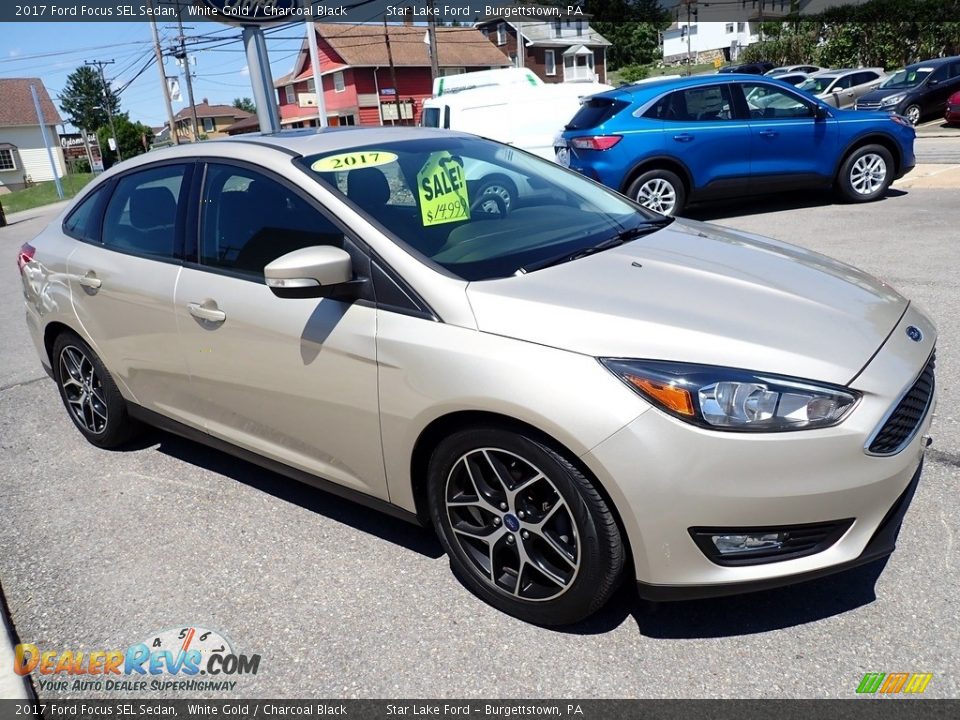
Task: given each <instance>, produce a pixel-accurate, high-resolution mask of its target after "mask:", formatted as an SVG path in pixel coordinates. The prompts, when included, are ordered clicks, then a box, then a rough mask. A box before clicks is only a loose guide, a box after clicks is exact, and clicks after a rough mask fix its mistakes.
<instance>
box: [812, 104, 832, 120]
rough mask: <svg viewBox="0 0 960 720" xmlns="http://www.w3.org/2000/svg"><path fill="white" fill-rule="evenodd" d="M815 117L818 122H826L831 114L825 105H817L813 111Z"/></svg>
mask: <svg viewBox="0 0 960 720" xmlns="http://www.w3.org/2000/svg"><path fill="white" fill-rule="evenodd" d="M813 117H814V118H816V119H817V120H826V119H827V118H828V117H830V113H828V112H827V109H826V108H825V107H823V105H817V106H816V107H815V108H814V109H813Z"/></svg>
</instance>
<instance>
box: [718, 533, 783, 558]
mask: <svg viewBox="0 0 960 720" xmlns="http://www.w3.org/2000/svg"><path fill="white" fill-rule="evenodd" d="M710 539H711V540H713V544H714V547H716V548H717V552H719V553H720V554H721V555H734V554H736V553H744V552H756V551H758V550H779V549H780V547H781V546H782V545H783V543H784V542H786V540H787V533H785V532H765V533H752V534H743V535H712V536H711V537H710Z"/></svg>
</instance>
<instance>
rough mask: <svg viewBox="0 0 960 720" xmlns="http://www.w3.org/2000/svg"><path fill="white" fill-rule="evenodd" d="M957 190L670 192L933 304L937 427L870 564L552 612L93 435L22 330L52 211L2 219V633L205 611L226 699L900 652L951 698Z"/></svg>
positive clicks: (241, 478) (855, 659) (584, 690)
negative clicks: (709, 594)
mask: <svg viewBox="0 0 960 720" xmlns="http://www.w3.org/2000/svg"><path fill="white" fill-rule="evenodd" d="M957 192H958V191H957V189H956V188H955V187H954V188H922V189H921V188H907V189H895V190H893V191H891V192H890V194H889V196H888V197H887V198H886V199H884V200H882V201H880V202H878V203H873V204H869V205H858V206H849V205H834V204H832V198H831V197H830V196H829V195H827V194H817V193H810V194H804V195H800V196H794V197H793V198H789V199H787V198H774V199H767V200H761V201H751V202H741V203H737V204H728V205H715V206H707V207H702V208H696V209H691V211H690V212H689V213H688V214H689V215H690V216H692V217H696V218H698V219H704V220H709V221H715V222H718V223H720V224H726V225H730V226H732V227H736V228H741V229H744V230H749V231H751V232H757V233H761V234H769V235H773V236H776V237H778V238H780V239H784V240H787V241H791V242H795V243H797V244H800V245H803V246H806V247H810V248H812V249H815V250H819V251H822V252H825V253H827V254H829V255H832V256H834V257H837V258H839V259H842V260H845V261H847V262H851V263H853V264H855V265H858V266H860V267H862V268H864V269H866V270H868V271H870V272H872V273H874V274H876V275H878V276H879V277H881V278H883V279H884V280H886V281H888V282H890V283H891V284H892V285H894V286H895V287H897V288H898V289H900V290H901V291H903V292H904V293H905V294H906V295H907V296H908V297H911V298H912V299H913V300H915V301H916V302H918V303H920V304H921V305H923V306H924V307H926V308H927V309H928V310H929V311H930V312H931V314H932V315H933V317H934V319H935V320H936V322H937V323H938V325H939V329H940V332H941V340H940V342H939V352H938V381H939V384H940V388H941V395H940V405H939V409H938V414H937V418H936V420H935V423H934V428H933V435H934V437H935V444H934V446H933V448H932V449H931V452H930V455H929V462H928V465H927V468H926V472H925V475H924V480H923V482H922V483H921V485H920V488H919V490H918V492H917V496H916V498H915V500H914V504H913V506H912V508H911V510H910V512H909V513H908V515H907V520H906V524H905V527H904V530H903V532H902V533H901V539H900V548H899V550H898V552H897V553H896V554H895V555H894V556H893V557H892V559H891V560H890V561H889V562H888V563H887V564H886V567H885V568H883V569H882V572H881V568H879V567H877V566H876V565H874V566H869V567H866V568H863V569H860V570H856V571H853V572H850V573H847V574H845V575H841V576H836V577H832V578H827V579H824V580H821V581H817V582H815V583H810V584H807V585H803V586H798V587H794V588H788V589H783V590H776V591H769V592H765V593H761V594H756V595H752V596H741V597H733V598H726V599H720V600H712V601H698V602H691V603H683V604H676V605H662V606H659V607H652V606H648V605H645V604H641V603H639V602H638V601H636V599H635V598H634V596H633V595H632V593H631V592H629V591H627V590H624V591H623V592H621V593H620V594H619V595H618V597H617V598H616V599H615V601H614V602H613V603H612V604H611V606H610V607H609V608H607V609H605V610H604V611H602V612H601V613H600V614H599V615H598V616H597V617H595V618H593V619H591V620H590V621H588V622H587V623H585V624H583V625H580V626H575V627H573V628H568V629H566V630H562V631H558V630H545V629H541V628H537V627H533V626H530V625H525V624H523V623H521V622H519V621H517V620H514V619H512V618H509V617H507V616H504V615H502V614H500V613H498V612H496V611H495V610H493V609H492V608H490V607H489V606H487V605H485V604H483V603H482V602H481V601H479V600H477V599H476V598H474V597H473V596H471V595H470V594H469V593H468V592H467V591H466V590H465V589H464V588H463V587H462V586H461V585H460V584H459V583H458V582H457V581H456V579H455V578H454V577H453V576H452V575H451V574H450V573H449V570H448V567H447V561H446V559H445V558H444V557H443V555H442V554H441V552H440V548H439V545H438V544H437V542H436V541H435V540H434V539H433V537H432V536H431V535H430V534H429V533H428V532H427V531H424V530H418V529H416V528H412V527H410V526H407V525H405V524H403V523H401V522H398V521H394V520H392V519H389V518H386V517H383V516H380V515H378V514H376V513H374V512H372V511H368V510H365V509H363V508H359V507H356V506H353V505H351V504H349V503H346V502H343V501H340V500H338V499H335V498H333V497H331V496H328V495H325V494H323V493H321V492H319V491H314V490H312V489H309V488H305V487H302V486H299V485H297V484H296V483H294V482H293V481H290V480H286V479H284V478H280V477H279V476H276V475H272V474H270V473H267V472H265V471H262V470H260V469H258V468H255V467H254V466H251V465H248V464H245V463H242V462H240V461H237V460H234V459H232V458H230V457H228V456H225V455H222V454H219V453H216V452H214V451H210V450H206V449H203V448H201V447H199V446H196V445H193V444H191V443H188V442H186V441H182V440H179V439H177V438H173V437H171V436H168V435H165V434H162V433H158V432H155V433H151V434H149V435H148V436H147V437H146V438H145V439H144V440H143V441H142V442H140V443H139V444H138V445H136V446H134V447H132V448H130V449H129V450H128V451H125V452H104V451H100V450H97V449H95V448H93V447H91V446H89V445H87V444H86V443H85V442H84V441H83V440H82V438H81V437H80V435H79V434H78V433H77V432H76V431H75V430H74V428H73V426H72V425H71V424H70V422H69V420H68V419H67V417H66V415H65V413H64V411H63V409H62V407H61V406H60V403H59V399H58V398H57V395H56V390H55V388H54V386H53V384H52V383H51V382H49V381H48V380H46V378H45V376H43V373H42V371H41V370H40V366H39V363H38V360H37V359H36V357H35V355H34V351H33V348H32V347H31V346H30V345H29V341H28V338H27V335H26V329H25V327H24V324H23V319H22V309H21V303H20V281H19V277H18V276H17V271H16V268H15V264H14V261H13V258H14V254H15V251H16V249H17V248H18V247H19V246H20V244H21V243H22V242H24V241H26V240H28V239H29V238H30V237H32V235H33V234H35V233H36V232H37V231H38V229H39V228H40V227H41V226H42V224H43V222H46V220H47V218H49V216H50V215H51V212H50V211H43V210H38V211H33V212H30V213H27V214H25V215H21V216H17V217H14V218H12V219H13V221H14V224H13V225H11V226H10V227H8V228H4V229H0V258H7V259H8V261H7V262H3V263H0V329H2V336H3V338H4V342H3V343H2V344H0V463H2V465H0V467H3V472H2V478H3V479H2V482H0V512H2V513H3V515H4V517H3V522H0V583H2V586H3V590H4V594H5V595H6V599H7V602H8V604H9V606H10V609H11V612H12V616H13V621H14V624H15V626H16V629H17V632H18V634H19V636H20V638H21V640H22V641H24V642H32V643H35V644H38V645H40V646H41V647H42V649H57V650H64V649H73V650H77V649H82V650H84V651H90V650H96V649H114V648H124V647H127V646H129V645H132V644H134V643H137V642H139V641H141V640H143V639H144V638H146V637H147V636H148V635H151V636H152V634H153V633H154V632H155V631H159V630H163V629H166V628H173V627H186V626H188V625H192V626H201V627H204V628H212V629H215V630H218V631H220V632H221V633H223V634H224V635H225V636H226V637H228V638H229V639H230V640H232V642H233V645H234V648H235V650H237V651H238V652H242V653H247V654H251V653H258V654H260V655H261V656H262V661H261V664H260V670H259V673H258V674H257V675H256V676H245V677H238V678H236V680H237V687H236V689H235V691H234V694H235V696H238V697H239V696H275V697H276V696H286V697H297V696H303V695H314V696H317V695H325V696H330V697H335V696H362V697H400V696H405V697H432V696H444V697H455V696H488V697H489V696H513V697H516V696H519V697H538V696H547V697H551V696H581V697H582V696H590V697H595V696H600V697H606V696H611V697H622V696H628V697H632V696H639V697H645V696H653V697H716V696H749V697H777V696H790V697H806V696H817V697H852V696H853V695H854V690H855V688H856V686H857V684H858V683H859V681H860V678H861V677H862V675H863V674H864V673H866V672H900V671H902V672H932V673H934V679H933V681H932V682H931V683H930V685H929V687H928V689H927V691H926V694H927V695H933V696H936V697H956V696H957V695H958V693H960V681H958V678H957V675H956V667H957V664H958V663H957V660H958V653H960V651H958V647H960V623H958V610H957V605H956V602H955V598H956V595H957V593H958V591H960V567H958V564H957V562H956V553H957V545H958V538H957V531H956V526H955V518H956V517H958V515H960V496H958V493H957V487H956V484H957V477H958V474H960V414H958V412H957V411H956V409H955V408H956V403H957V402H958V401H960V345H958V341H957V338H958V337H960V287H958V286H960V281H958V279H957V272H956V268H957V266H958V264H960V247H958V245H957V243H956V242H955V241H954V238H953V235H954V233H953V232H952V228H955V227H957V225H958V222H960V207H958V203H957V202H956V197H957ZM704 301H705V302H708V301H709V298H704ZM65 694H68V695H77V693H71V692H66V693H65ZM147 694H148V695H149V694H150V693H147ZM55 695H56V693H52V692H41V697H52V696H55ZM111 696H113V697H115V696H116V695H115V694H114V695H111Z"/></svg>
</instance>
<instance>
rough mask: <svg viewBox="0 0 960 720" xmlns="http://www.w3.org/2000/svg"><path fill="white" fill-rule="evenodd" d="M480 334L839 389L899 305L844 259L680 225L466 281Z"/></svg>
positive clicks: (902, 304) (903, 304)
mask: <svg viewBox="0 0 960 720" xmlns="http://www.w3.org/2000/svg"><path fill="white" fill-rule="evenodd" d="M467 295H468V297H469V300H470V303H471V306H472V308H473V311H474V314H475V316H476V321H477V326H478V328H479V329H480V330H481V331H483V332H489V333H494V334H498V335H504V336H507V337H513V338H517V339H521V340H526V341H529V342H535V343H538V344H542V345H549V346H552V347H557V348H561V349H565V350H570V351H573V352H579V353H584V354H587V355H593V356H596V357H630V358H645V359H656V360H675V361H684V362H695V363H704V364H709V365H722V366H726V367H736V368H746V369H752V370H761V371H765V372H769V373H780V374H784V375H792V376H795V377H802V378H807V379H811V380H820V381H824V382H830V383H836V384H841V385H843V384H846V383H848V382H850V381H851V380H852V379H853V378H854V377H855V376H856V375H857V373H858V372H859V371H860V370H861V369H862V368H863V367H864V365H866V363H867V362H868V361H869V360H870V358H871V357H872V356H873V354H874V353H875V352H876V350H877V349H878V348H879V347H880V345H881V344H882V343H883V342H884V340H885V339H886V338H887V336H888V335H889V334H890V332H891V331H892V330H893V328H894V327H895V325H896V323H897V322H898V321H899V319H900V318H901V317H902V316H903V313H904V312H905V311H906V308H907V305H908V302H907V300H905V299H904V298H903V297H902V296H901V295H900V294H899V293H897V292H896V291H895V290H893V289H892V288H891V287H889V286H888V285H886V284H884V283H883V282H881V281H880V280H877V279H876V278H874V277H872V276H871V275H868V274H867V273H864V272H862V271H860V270H857V269H856V268H854V267H851V266H850V265H845V264H843V263H841V262H837V261H835V260H831V259H830V258H827V257H825V256H823V255H819V254H817V253H814V252H810V251H808V250H804V249H802V248H799V247H795V246H792V245H789V244H787V243H782V242H778V241H776V240H770V239H767V238H762V237H760V236H756V235H750V234H744V233H739V232H733V231H730V230H725V229H723V228H719V227H717V226H713V225H708V224H705V223H698V222H694V221H690V220H682V221H679V220H678V221H675V222H674V223H673V224H671V225H670V226H668V227H667V228H664V229H662V230H659V231H656V232H654V233H652V234H650V235H647V236H644V237H640V238H637V239H635V240H632V241H630V242H628V243H625V244H624V245H621V246H619V247H615V248H613V249H610V250H606V251H603V252H599V253H597V254H595V255H590V256H587V257H585V258H581V259H579V260H575V261H572V262H567V263H563V264H561V265H555V266H553V267H549V268H545V269H542V270H538V271H535V272H531V273H529V274H526V275H519V276H514V277H509V278H502V279H498V280H488V281H482V282H474V283H470V285H468V287H467Z"/></svg>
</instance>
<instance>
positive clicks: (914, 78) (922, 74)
mask: <svg viewBox="0 0 960 720" xmlns="http://www.w3.org/2000/svg"><path fill="white" fill-rule="evenodd" d="M932 72H933V68H929V67H922V68H912V69H911V68H904V69H903V70H897V72H895V73H894V74H893V75H891V76H890V77H889V78H887V79H886V80H885V81H884V82H883V84H881V85H880V87H882V88H888V89H891V90H896V89H898V88H912V87H915V86H917V85H919V84H920V83H922V82H923V81H924V80H925V79H926V77H927V75H929V74H930V73H932Z"/></svg>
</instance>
